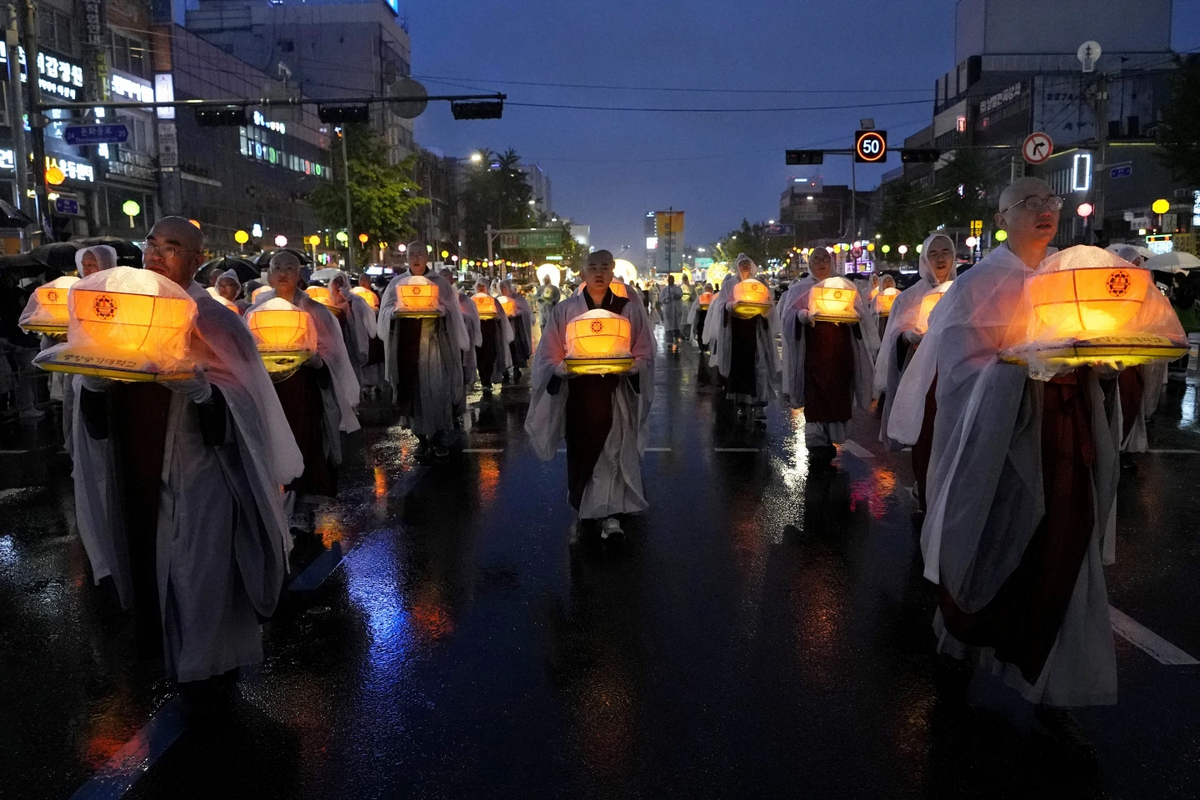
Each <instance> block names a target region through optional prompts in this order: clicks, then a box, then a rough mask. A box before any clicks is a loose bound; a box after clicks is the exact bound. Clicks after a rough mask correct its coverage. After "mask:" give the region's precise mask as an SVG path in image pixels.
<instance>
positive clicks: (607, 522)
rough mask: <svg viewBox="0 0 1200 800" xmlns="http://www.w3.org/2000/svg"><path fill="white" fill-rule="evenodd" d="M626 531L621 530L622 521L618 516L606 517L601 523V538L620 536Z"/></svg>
mask: <svg viewBox="0 0 1200 800" xmlns="http://www.w3.org/2000/svg"><path fill="white" fill-rule="evenodd" d="M623 533H624V531H622V530H621V523H619V522H617V518H616V517H605V519H604V522H602V523H601V524H600V538H601V539H607V538H608V537H609V536H612V535H614V534H615V535H617V536H620V535H622V534H623Z"/></svg>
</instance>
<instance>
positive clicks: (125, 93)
mask: <svg viewBox="0 0 1200 800" xmlns="http://www.w3.org/2000/svg"><path fill="white" fill-rule="evenodd" d="M110 83H111V85H112V93H113V94H115V95H117V96H118V97H128V98H129V99H130V100H141V101H143V102H146V103H153V102H154V87H153V86H151V85H150V82H149V81H144V80H141V79H140V78H130V77H126V76H125V75H113V76H112V81H111V82H110Z"/></svg>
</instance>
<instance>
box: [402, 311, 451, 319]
mask: <svg viewBox="0 0 1200 800" xmlns="http://www.w3.org/2000/svg"><path fill="white" fill-rule="evenodd" d="M441 315H442V312H441V311H437V310H436V309H429V310H423V311H408V310H405V309H398V310H397V311H396V313H395V314H393V315H392V316H393V317H399V318H400V319H437V318H438V317H440V316H441Z"/></svg>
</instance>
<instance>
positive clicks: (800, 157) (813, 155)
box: [784, 150, 825, 167]
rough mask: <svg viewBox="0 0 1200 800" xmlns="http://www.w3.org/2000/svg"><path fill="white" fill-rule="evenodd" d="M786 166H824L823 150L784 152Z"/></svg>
mask: <svg viewBox="0 0 1200 800" xmlns="http://www.w3.org/2000/svg"><path fill="white" fill-rule="evenodd" d="M784 154H785V156H786V158H787V164H788V166H789V167H790V166H796V165H799V164H824V163H825V151H824V150H785V151H784Z"/></svg>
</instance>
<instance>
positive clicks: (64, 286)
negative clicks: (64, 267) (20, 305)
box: [20, 275, 79, 337]
mask: <svg viewBox="0 0 1200 800" xmlns="http://www.w3.org/2000/svg"><path fill="white" fill-rule="evenodd" d="M78 282H79V278H75V277H72V276H69V275H66V276H63V277H61V278H55V279H54V280H52V281H50V282H49V283H47V284H45V285H44V286H39V287H38V288H37V289H36V290H34V293H33V299H32V300H31V301H30V303H29V305H28V306H26V307H25V313H23V314H22V315H21V320H20V325H21V328H22V329H23V330H26V331H32V332H34V333H44V334H46V335H47V336H53V337H61V336H66V334H67V324H68V323H69V321H70V318H71V314H70V311H69V309H68V308H67V294H68V292H70V290H71V287H72V286H73V285H75V284H76V283H78Z"/></svg>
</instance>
